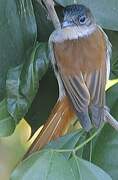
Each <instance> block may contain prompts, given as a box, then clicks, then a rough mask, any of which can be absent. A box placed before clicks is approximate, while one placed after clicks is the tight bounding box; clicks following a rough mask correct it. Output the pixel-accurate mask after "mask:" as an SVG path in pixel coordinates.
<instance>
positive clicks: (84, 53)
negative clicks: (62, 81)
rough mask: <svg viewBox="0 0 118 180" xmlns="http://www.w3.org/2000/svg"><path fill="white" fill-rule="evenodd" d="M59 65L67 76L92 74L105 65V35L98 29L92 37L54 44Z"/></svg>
mask: <svg viewBox="0 0 118 180" xmlns="http://www.w3.org/2000/svg"><path fill="white" fill-rule="evenodd" d="M54 54H55V58H56V61H57V65H58V67H59V68H60V70H61V71H62V72H63V73H64V74H65V75H73V74H74V75H75V74H77V75H78V74H79V73H80V71H81V72H87V73H89V72H92V71H95V70H97V69H100V67H101V66H102V65H105V59H106V45H105V40H104V37H103V33H102V32H101V30H100V29H97V30H96V31H95V32H93V33H92V34H91V35H89V36H86V37H82V38H78V39H74V40H64V41H63V42H56V43H54Z"/></svg>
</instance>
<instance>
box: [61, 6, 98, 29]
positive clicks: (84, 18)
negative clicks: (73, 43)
mask: <svg viewBox="0 0 118 180" xmlns="http://www.w3.org/2000/svg"><path fill="white" fill-rule="evenodd" d="M95 24H96V23H95V20H94V17H93V15H92V13H91V11H90V9H89V8H87V7H86V6H84V5H81V4H74V5H69V6H66V7H65V8H64V18H63V21H62V24H61V26H62V28H66V27H73V26H77V27H78V28H79V27H80V28H84V27H85V28H87V27H89V26H93V25H95Z"/></svg>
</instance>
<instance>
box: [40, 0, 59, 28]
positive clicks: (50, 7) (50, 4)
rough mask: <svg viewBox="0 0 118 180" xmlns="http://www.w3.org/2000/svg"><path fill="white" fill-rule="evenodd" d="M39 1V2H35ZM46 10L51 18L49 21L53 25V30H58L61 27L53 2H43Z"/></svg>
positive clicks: (45, 0)
mask: <svg viewBox="0 0 118 180" xmlns="http://www.w3.org/2000/svg"><path fill="white" fill-rule="evenodd" d="M37 1H39V0H37ZM43 2H44V4H45V6H46V8H47V10H48V13H49V15H50V17H51V20H52V22H53V25H54V27H55V29H58V28H61V25H60V22H59V18H58V16H57V13H56V11H55V9H54V2H53V0H43Z"/></svg>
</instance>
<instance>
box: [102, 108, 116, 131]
mask: <svg viewBox="0 0 118 180" xmlns="http://www.w3.org/2000/svg"><path fill="white" fill-rule="evenodd" d="M105 115H106V119H105V122H107V123H109V124H110V125H111V126H112V127H113V128H114V129H115V130H116V131H118V121H117V120H116V119H114V118H113V117H112V115H111V114H110V113H109V112H108V110H107V109H106V110H105Z"/></svg>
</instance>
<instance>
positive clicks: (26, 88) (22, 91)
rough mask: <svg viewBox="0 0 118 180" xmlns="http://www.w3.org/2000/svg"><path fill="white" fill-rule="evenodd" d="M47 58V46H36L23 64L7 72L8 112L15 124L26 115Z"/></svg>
mask: <svg viewBox="0 0 118 180" xmlns="http://www.w3.org/2000/svg"><path fill="white" fill-rule="evenodd" d="M47 56H48V47H47V44H45V43H40V44H37V46H36V47H35V48H34V49H33V51H32V54H31V55H30V56H28V59H27V61H26V62H25V63H24V64H22V65H20V66H18V67H15V68H12V69H10V70H9V72H8V76H7V81H6V89H7V103H8V111H9V113H10V114H11V115H12V117H14V119H15V120H16V122H17V121H18V120H20V119H21V118H22V117H23V116H24V115H25V114H26V112H27V111H28V108H29V107H30V105H31V103H32V101H33V98H34V97H35V95H36V93H37V90H38V83H39V80H40V79H41V78H42V76H43V75H44V73H45V72H46V70H47V68H48V59H47Z"/></svg>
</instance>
